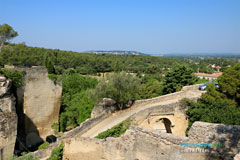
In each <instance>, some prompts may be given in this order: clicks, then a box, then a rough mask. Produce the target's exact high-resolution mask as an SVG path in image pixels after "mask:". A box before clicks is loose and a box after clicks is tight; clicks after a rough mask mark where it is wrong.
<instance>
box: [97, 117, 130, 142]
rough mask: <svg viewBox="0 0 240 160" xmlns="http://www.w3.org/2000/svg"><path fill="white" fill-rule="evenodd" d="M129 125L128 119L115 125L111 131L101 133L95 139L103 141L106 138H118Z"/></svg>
mask: <svg viewBox="0 0 240 160" xmlns="http://www.w3.org/2000/svg"><path fill="white" fill-rule="evenodd" d="M130 123H131V120H130V119H129V118H128V119H127V120H125V121H123V122H121V123H119V124H117V125H116V126H114V127H112V128H111V129H108V130H106V131H104V132H102V133H99V134H98V135H97V136H96V137H95V138H98V139H105V138H107V137H120V136H121V135H122V134H124V133H125V132H126V130H127V129H128V128H129V126H130Z"/></svg>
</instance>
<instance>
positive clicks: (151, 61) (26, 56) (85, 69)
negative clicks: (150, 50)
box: [0, 44, 184, 74]
mask: <svg viewBox="0 0 240 160" xmlns="http://www.w3.org/2000/svg"><path fill="white" fill-rule="evenodd" d="M175 62H181V63H184V62H183V61H181V60H174V59H168V58H163V57H153V56H147V55H112V54H90V53H78V52H71V51H61V50H57V49H55V50H53V49H44V48H37V47H28V46H26V45H24V44H9V45H7V46H5V47H3V49H2V53H1V54H0V64H8V65H16V66H33V65H36V66H39V65H41V66H44V65H46V66H49V71H50V73H51V72H56V74H62V73H63V72H65V70H66V69H70V70H71V72H74V73H80V74H96V73H99V72H112V71H126V72H135V73H137V72H138V71H140V72H143V73H146V74H153V73H161V72H166V71H167V68H170V67H171V65H172V64H173V63H175ZM52 65H54V66H55V68H54V69H53V68H52ZM54 70H55V71H54Z"/></svg>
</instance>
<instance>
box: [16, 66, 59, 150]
mask: <svg viewBox="0 0 240 160" xmlns="http://www.w3.org/2000/svg"><path fill="white" fill-rule="evenodd" d="M24 70H25V71H26V74H25V76H24V86H23V87H22V88H19V89H18V90H17V100H18V107H19V108H20V109H19V117H20V118H19V122H20V125H19V135H18V136H19V138H21V141H22V142H23V143H25V145H26V146H27V147H31V146H33V145H36V144H38V143H40V142H42V141H43V140H45V139H46V136H48V135H51V134H53V130H52V128H51V125H52V124H53V123H54V122H58V118H59V110H60V105H61V96H62V86H61V84H55V83H54V82H53V81H52V80H50V79H49V78H48V72H47V69H46V68H45V67H40V66H37V67H36V66H35V67H32V68H25V69H24ZM20 148H21V146H20Z"/></svg>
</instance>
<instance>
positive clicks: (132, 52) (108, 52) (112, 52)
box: [87, 50, 147, 55]
mask: <svg viewBox="0 0 240 160" xmlns="http://www.w3.org/2000/svg"><path fill="white" fill-rule="evenodd" d="M87 53H94V54H115V55H124V54H127V55H147V54H145V53H141V52H137V51H121V50H112V51H87Z"/></svg>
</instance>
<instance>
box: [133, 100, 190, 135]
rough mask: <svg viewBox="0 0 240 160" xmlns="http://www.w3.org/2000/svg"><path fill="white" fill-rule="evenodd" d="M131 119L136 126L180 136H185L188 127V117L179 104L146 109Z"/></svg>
mask: <svg viewBox="0 0 240 160" xmlns="http://www.w3.org/2000/svg"><path fill="white" fill-rule="evenodd" d="M131 119H132V123H133V124H134V125H138V126H140V127H144V128H149V129H155V130H156V129H157V130H159V131H162V132H169V133H172V134H175V135H178V136H185V131H186V129H187V127H188V120H187V117H186V115H185V114H184V112H183V111H182V110H181V109H180V103H179V102H177V103H170V104H167V105H159V106H154V107H152V108H148V109H145V110H143V111H140V112H138V113H136V114H135V115H133V116H132V117H131ZM166 121H168V122H169V123H170V124H168V123H167V122H166Z"/></svg>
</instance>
